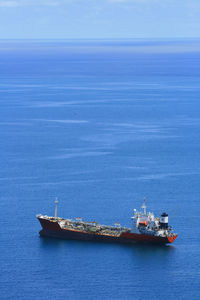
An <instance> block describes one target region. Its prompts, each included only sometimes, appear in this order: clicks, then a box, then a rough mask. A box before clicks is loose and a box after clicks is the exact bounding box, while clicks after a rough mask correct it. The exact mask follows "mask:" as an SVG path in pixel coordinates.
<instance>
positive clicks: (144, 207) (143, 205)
mask: <svg viewBox="0 0 200 300" xmlns="http://www.w3.org/2000/svg"><path fill="white" fill-rule="evenodd" d="M145 204H146V198H144V202H143V204H142V206H141V208H143V209H144V215H146V208H147V207H146V205H145Z"/></svg>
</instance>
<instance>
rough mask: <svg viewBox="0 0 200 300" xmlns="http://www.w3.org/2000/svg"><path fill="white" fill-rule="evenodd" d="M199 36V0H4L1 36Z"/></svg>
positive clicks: (0, 0) (0, 7) (0, 15)
mask: <svg viewBox="0 0 200 300" xmlns="http://www.w3.org/2000/svg"><path fill="white" fill-rule="evenodd" d="M198 37H200V0H0V39H121V38H124V39H129V38H198Z"/></svg>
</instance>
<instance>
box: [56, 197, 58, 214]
mask: <svg viewBox="0 0 200 300" xmlns="http://www.w3.org/2000/svg"><path fill="white" fill-rule="evenodd" d="M57 211H58V198H57V197H56V200H55V218H57Z"/></svg>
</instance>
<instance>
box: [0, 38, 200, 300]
mask: <svg viewBox="0 0 200 300" xmlns="http://www.w3.org/2000/svg"><path fill="white" fill-rule="evenodd" d="M0 184H1V188H0V210H1V218H0V251H1V255H0V265H1V276H0V291H1V294H0V298H1V299H20V300H21V299H29V300H31V299H49V300H50V299H59V300H60V299H92V300H93V299H100V300H104V299H114V300H117V299H134V300H144V299H151V300H154V299H155V300H157V299H162V300H165V299H166V300H169V299H185V300H188V299H190V300H191V299H199V297H200V285H199V283H200V41H199V40H196V41H195V40H187V41H184V40H171V41H167V40H155V41H152V40H121V41H120V40H113V41H103V40H99V41H81V40H80V41H73V40H71V41H70V40H69V41H59V40H58V41H0ZM56 197H58V199H59V205H58V215H59V216H61V217H66V218H75V217H82V218H83V219H84V220H97V221H98V222H99V223H101V224H113V223H114V222H120V223H121V224H122V225H124V226H130V225H131V219H130V218H131V216H132V214H133V209H134V208H137V209H139V208H140V206H141V205H142V203H143V199H144V197H146V203H147V208H148V209H149V210H150V211H153V212H154V213H155V214H156V215H158V216H159V215H160V214H161V213H162V212H164V211H165V212H167V213H168V214H169V223H170V224H171V225H173V227H174V229H175V231H176V232H177V233H178V238H177V240H176V241H175V242H174V243H173V245H170V246H158V247H155V246H154V247H153V246H150V245H146V246H144V245H132V246H130V245H118V244H98V243H91V242H78V241H63V240H56V239H50V238H40V237H39V234H38V233H39V230H40V224H39V223H38V221H37V219H36V217H35V216H36V214H38V213H41V214H48V215H53V214H54V201H55V198H56Z"/></svg>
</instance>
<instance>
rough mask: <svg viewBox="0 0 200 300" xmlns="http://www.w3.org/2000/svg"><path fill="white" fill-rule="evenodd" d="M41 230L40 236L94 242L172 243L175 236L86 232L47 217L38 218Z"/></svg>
mask: <svg viewBox="0 0 200 300" xmlns="http://www.w3.org/2000/svg"><path fill="white" fill-rule="evenodd" d="M38 219H39V221H40V223H41V226H42V228H43V229H42V230H41V231H40V235H41V236H47V237H53V238H59V239H67V240H82V241H95V242H110V243H125V244H131V243H137V242H140V243H153V244H167V243H172V242H173V241H174V240H175V239H176V237H177V236H173V237H160V236H153V235H147V234H136V233H131V232H122V233H121V234H120V235H119V236H113V235H105V234H97V233H88V232H84V231H77V230H74V229H62V228H61V227H60V226H59V224H58V223H57V222H51V221H49V220H47V219H41V218H38Z"/></svg>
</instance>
